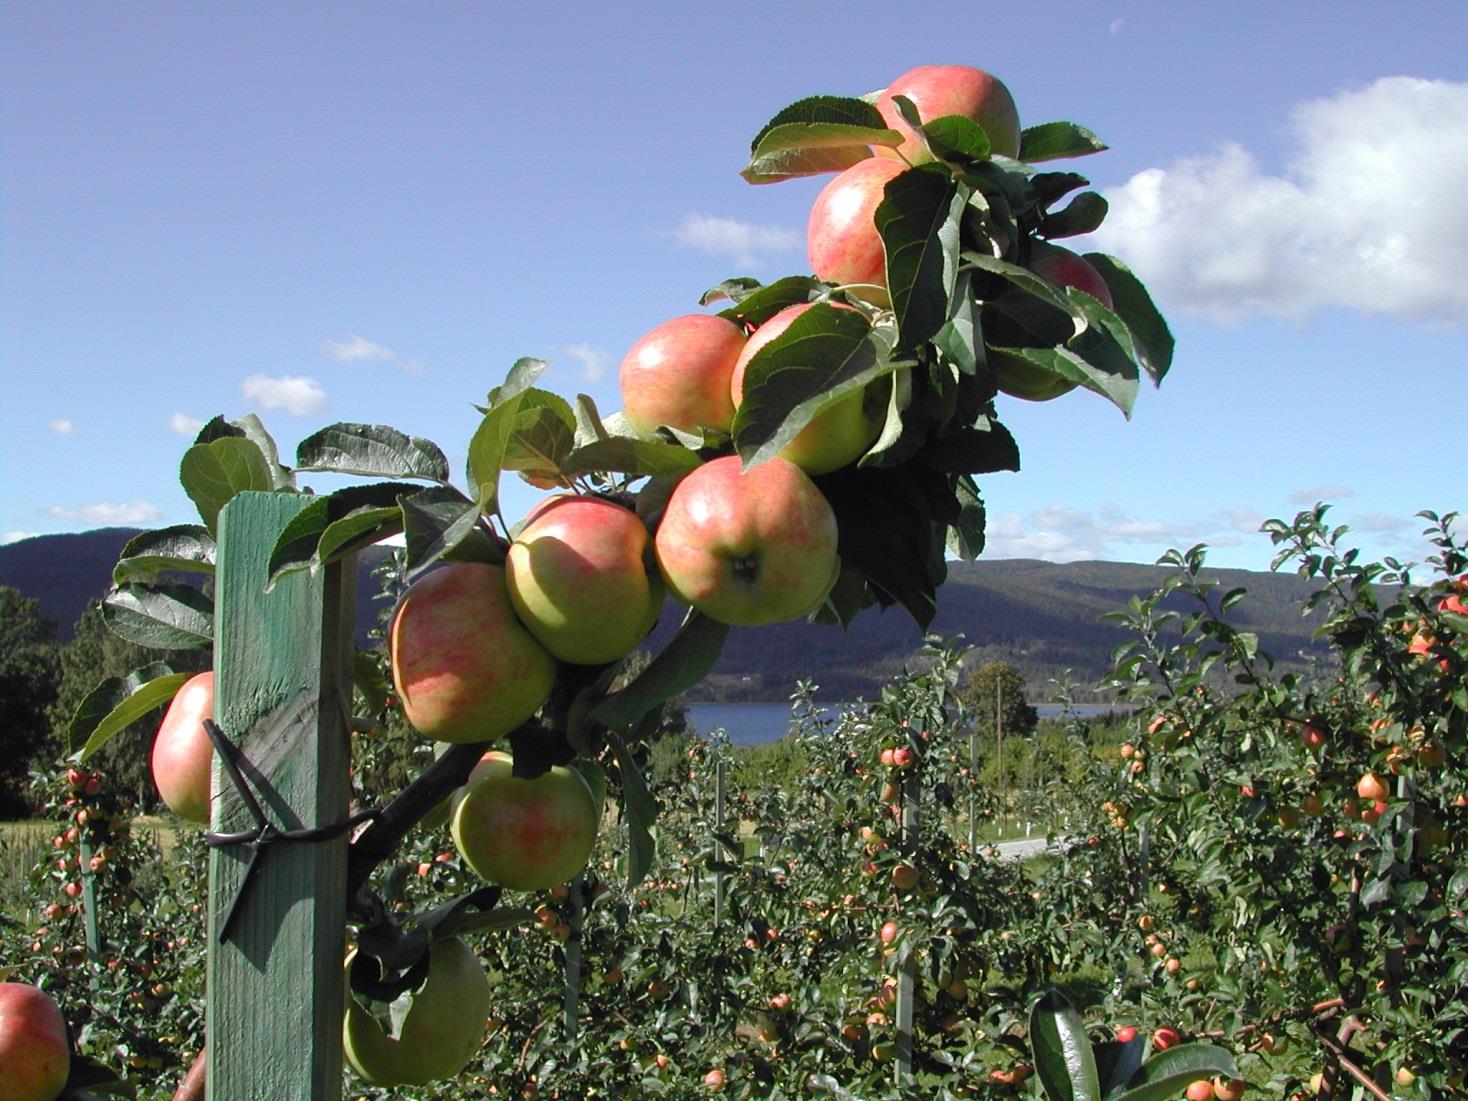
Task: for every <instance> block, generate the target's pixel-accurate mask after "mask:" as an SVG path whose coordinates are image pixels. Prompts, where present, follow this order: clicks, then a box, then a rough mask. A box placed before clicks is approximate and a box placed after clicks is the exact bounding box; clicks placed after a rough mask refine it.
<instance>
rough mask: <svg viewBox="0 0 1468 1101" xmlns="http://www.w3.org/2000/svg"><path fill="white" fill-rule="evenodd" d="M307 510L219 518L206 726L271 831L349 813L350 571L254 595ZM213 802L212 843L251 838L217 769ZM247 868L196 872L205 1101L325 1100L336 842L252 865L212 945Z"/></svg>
mask: <svg viewBox="0 0 1468 1101" xmlns="http://www.w3.org/2000/svg"><path fill="white" fill-rule="evenodd" d="M310 501H311V498H310V497H308V496H305V495H296V494H284V493H281V494H274V493H244V494H240V495H239V496H238V497H236V498H234V499H233V500H232V501H230V503H229V504H228V505H226V506H225V508H224V509H223V511H222V512H221V513H220V517H219V532H218V542H219V559H218V561H219V565H218V573H217V581H216V592H215V628H214V667H215V701H214V710H215V720H216V721H217V722H218V723H219V725H220V726H221V727H222V728H223V730H224V732H225V734H226V735H227V736H228V737H229V738H230V739H231V740H232V741H233V742H234V743H235V745H237V746H238V747H239V749H240V752H241V756H242V760H241V768H242V770H243V771H244V773H245V775H246V776H247V777H248V778H249V780H250V782H251V784H252V786H253V788H254V790H255V793H256V798H257V799H258V800H259V803H260V805H261V807H262V808H263V810H264V812H265V814H266V816H267V817H268V818H269V819H270V821H271V822H272V823H273V824H274V825H275V826H276V827H277V828H279V829H282V830H291V829H303V828H312V827H324V826H332V825H335V824H337V823H340V822H342V821H343V820H344V819H345V818H346V814H347V801H348V781H347V764H348V761H349V757H350V734H349V722H350V717H351V654H352V613H353V596H354V589H353V584H352V582H353V570H354V563H353V562H352V561H351V560H350V559H349V560H348V561H346V562H344V563H340V564H336V565H332V566H329V567H327V568H326V569H324V570H322V571H320V572H319V573H318V574H315V575H312V574H310V573H306V572H301V573H295V574H291V575H289V576H288V577H286V578H284V579H282V580H281V581H280V582H279V583H277V585H276V586H275V587H274V588H273V589H272V590H271V591H270V592H268V593H267V592H266V591H265V584H266V578H267V572H266V566H267V562H268V558H269V554H270V550H271V548H272V547H273V546H274V545H275V540H276V536H277V535H278V534H279V532H280V531H281V530H282V528H283V527H284V525H285V524H286V522H287V521H289V520H290V519H291V517H293V516H295V515H296V514H297V513H299V512H300V511H301V510H302V509H304V508H305V507H306V506H307V505H308V504H309V503H310ZM214 791H215V798H214V811H213V822H212V825H213V829H214V831H215V832H217V833H234V832H238V831H241V830H247V829H250V828H251V827H252V826H253V825H254V822H253V819H252V818H251V817H250V815H249V813H248V811H247V809H246V806H245V804H244V803H243V801H242V800H241V798H240V797H239V795H238V794H237V793H236V792H235V790H234V788H233V786H232V785H231V784H230V782H229V780H228V779H227V777H225V776H224V775H223V774H222V770H221V769H220V766H219V762H218V760H216V761H215V772H214ZM249 858H250V851H249V849H248V848H247V847H246V846H244V845H231V846H227V847H222V848H216V849H214V850H213V851H212V852H211V854H210V858H209V933H210V938H209V942H210V943H209V965H208V1001H207V1009H206V1015H205V1019H206V1027H207V1035H208V1045H207V1046H208V1072H207V1073H208V1087H207V1089H208V1092H207V1096H208V1098H209V1101H286V1099H289V1101H338V1099H339V1098H340V1096H341V1083H342V1042H341V1028H342V1012H343V998H344V981H343V973H342V958H343V947H344V937H345V925H346V872H347V838H346V837H345V835H342V836H338V837H336V838H335V839H333V840H329V841H277V842H276V843H274V844H272V845H269V846H268V847H266V848H265V849H264V850H262V851H261V854H260V858H259V866H258V869H257V872H256V874H255V875H254V877H253V879H252V880H251V882H250V883H249V885H248V889H247V890H246V892H245V894H244V895H243V898H242V900H241V903H240V906H239V909H238V911H237V913H236V916H235V919H234V921H233V924H232V925H231V926H230V928H229V930H228V939H226V940H224V941H222V942H221V940H220V937H219V934H220V931H221V925H222V923H223V922H224V919H225V916H226V913H227V911H228V908H229V906H230V904H231V901H232V899H233V898H234V896H235V894H236V891H237V890H238V888H239V886H240V882H241V880H242V879H243V878H244V874H245V869H246V866H247V864H248V861H249Z"/></svg>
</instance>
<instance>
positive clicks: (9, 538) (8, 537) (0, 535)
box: [0, 531, 41, 547]
mask: <svg viewBox="0 0 1468 1101" xmlns="http://www.w3.org/2000/svg"><path fill="white" fill-rule="evenodd" d="M40 534H41V533H40V532H38V531H0V547H8V546H9V545H10V544H11V543H19V542H20V541H21V540H22V539H34V538H35V537H36V536H37V535H40Z"/></svg>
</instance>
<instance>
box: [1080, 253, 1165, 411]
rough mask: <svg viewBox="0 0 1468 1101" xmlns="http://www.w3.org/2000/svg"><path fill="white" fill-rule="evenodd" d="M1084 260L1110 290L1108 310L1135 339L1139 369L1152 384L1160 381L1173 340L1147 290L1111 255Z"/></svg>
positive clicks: (1128, 269) (1096, 255) (1094, 256)
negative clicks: (1151, 379)
mask: <svg viewBox="0 0 1468 1101" xmlns="http://www.w3.org/2000/svg"><path fill="white" fill-rule="evenodd" d="M1084 259H1085V260H1086V261H1087V262H1089V263H1090V265H1091V266H1092V267H1093V268H1095V269H1096V270H1097V271H1098V272H1100V273H1101V278H1102V279H1104V280H1106V286H1107V288H1108V289H1109V290H1110V291H1111V300H1112V303H1113V306H1112V308H1113V310H1114V311H1115V312H1116V315H1117V316H1118V317H1120V318H1121V319H1122V321H1123V322H1125V323H1126V327H1127V328H1128V329H1130V330H1131V333H1132V336H1133V337H1134V338H1135V342H1136V350H1137V353H1138V356H1139V360H1138V362H1140V363H1141V365H1142V369H1143V370H1145V371H1146V372H1147V373H1148V374H1149V375H1151V376H1152V378H1153V380H1154V381H1156V382H1161V381H1162V377H1163V376H1164V375H1166V374H1167V370H1168V368H1169V367H1171V366H1172V352H1173V338H1172V332H1171V331H1170V330H1169V329H1168V327H1167V322H1166V321H1165V320H1163V317H1162V314H1161V313H1159V312H1158V309H1157V307H1156V305H1155V304H1153V302H1152V296H1151V295H1150V294H1148V293H1147V288H1146V287H1144V286H1143V285H1142V281H1141V280H1140V279H1138V278H1137V277H1136V276H1135V275H1134V274H1132V270H1131V268H1129V267H1127V266H1126V265H1125V264H1123V263H1122V262H1121V261H1120V260H1118V259H1117V258H1116V257H1114V256H1107V255H1106V254H1105V253H1102V252H1088V253H1086V254H1085V257H1084Z"/></svg>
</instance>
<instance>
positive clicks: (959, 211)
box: [875, 168, 969, 352]
mask: <svg viewBox="0 0 1468 1101" xmlns="http://www.w3.org/2000/svg"><path fill="white" fill-rule="evenodd" d="M968 196H969V192H968V189H967V188H966V187H960V186H959V185H958V184H956V183H955V182H954V181H953V178H952V177H951V176H950V175H949V174H948V173H947V172H945V171H943V170H942V169H941V168H919V169H913V170H912V171H908V172H904V173H902V175H900V176H897V177H896V178H894V179H892V180H889V181H888V182H887V187H886V190H885V197H884V198H883V200H882V202H881V203H880V204H879V205H878V206H877V210H876V216H875V220H876V226H877V232H878V233H879V234H880V235H881V238H882V245H883V248H884V249H885V251H886V256H887V288H888V291H889V292H890V294H891V296H892V309H893V311H894V312H895V313H896V315H897V330H898V340H897V350H898V351H899V352H910V351H912V350H914V349H916V348H917V347H919V346H920V345H922V344H925V343H926V342H927V341H928V340H929V339H931V338H932V336H933V334H934V333H936V332H937V331H938V330H939V329H941V328H942V327H943V324H944V322H945V321H946V320H947V319H948V313H949V299H950V297H951V296H952V294H953V287H954V283H955V282H956V280H957V267H958V230H959V225H960V223H961V219H962V217H963V210H964V207H965V206H967V204H968Z"/></svg>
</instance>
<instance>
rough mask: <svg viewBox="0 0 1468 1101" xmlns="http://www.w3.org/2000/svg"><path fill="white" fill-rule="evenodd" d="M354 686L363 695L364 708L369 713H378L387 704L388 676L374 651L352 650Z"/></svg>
mask: <svg viewBox="0 0 1468 1101" xmlns="http://www.w3.org/2000/svg"><path fill="white" fill-rule="evenodd" d="M352 687H353V688H355V689H356V690H357V692H358V693H359V694H360V695H361V697H362V707H363V710H364V711H366V712H367V713H368V714H376V713H377V712H378V711H381V710H382V709H383V707H385V706H386V705H387V696H388V691H387V677H386V676H384V675H383V672H382V665H381V663H379V662H378V660H377V655H376V654H374V653H373V652H372V651H370V650H353V651H352Z"/></svg>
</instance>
